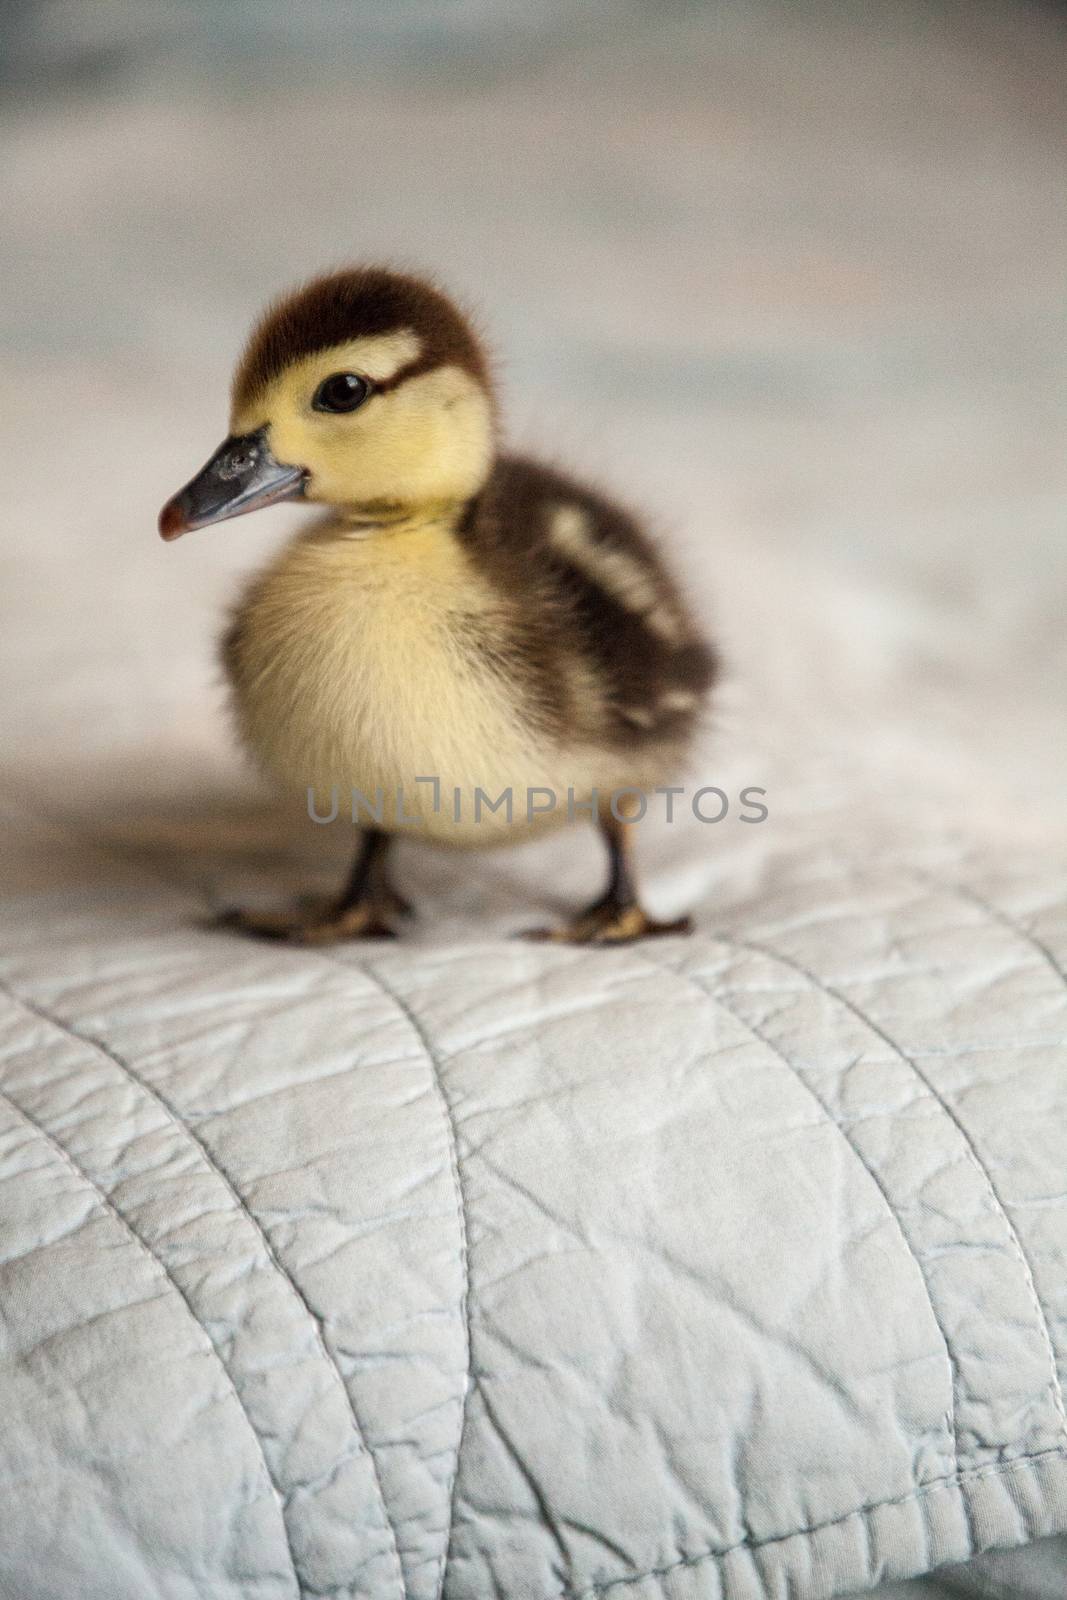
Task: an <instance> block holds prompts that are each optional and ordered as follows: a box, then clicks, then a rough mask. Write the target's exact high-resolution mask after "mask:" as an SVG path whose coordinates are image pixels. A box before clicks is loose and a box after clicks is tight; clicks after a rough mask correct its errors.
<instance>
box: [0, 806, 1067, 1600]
mask: <svg viewBox="0 0 1067 1600" xmlns="http://www.w3.org/2000/svg"><path fill="white" fill-rule="evenodd" d="M5 812H6V820H7V823H8V833H7V837H8V841H9V845H14V847H15V851H14V856H15V860H16V861H18V862H21V863H22V864H23V867H24V869H25V865H26V863H27V862H30V863H33V864H34V865H33V873H34V875H33V881H32V882H30V883H28V884H26V885H24V886H23V895H25V896H26V898H23V897H22V895H20V894H19V893H17V892H16V893H13V894H12V893H9V895H8V897H7V900H6V917H7V919H8V925H9V927H10V928H11V935H12V936H11V937H10V939H9V941H8V943H7V945H6V947H5V953H4V958H3V968H2V987H3V997H4V1006H3V1014H2V1015H3V1036H2V1056H0V1174H2V1177H3V1196H4V1199H3V1206H2V1211H0V1219H2V1235H3V1255H2V1262H0V1285H2V1292H3V1335H2V1345H0V1393H2V1396H3V1413H4V1417H5V1423H4V1428H3V1431H2V1434H0V1484H2V1486H3V1503H4V1506H5V1513H4V1533H3V1537H2V1539H0V1593H2V1594H3V1595H4V1596H5V1597H10V1600H59V1597H61V1596H69V1595H73V1594H77V1595H78V1596H79V1597H80V1600H82V1597H84V1600H95V1597H97V1596H99V1597H100V1600H104V1597H106V1600H127V1597H128V1600H134V1597H137V1600H144V1597H145V1596H148V1595H157V1594H158V1595H160V1596H166V1597H168V1600H179V1597H181V1600H186V1597H188V1600H192V1597H194V1596H203V1595H210V1596H212V1597H219V1600H223V1597H227V1596H233V1597H234V1600H236V1597H238V1596H240V1597H242V1600H244V1597H247V1596H262V1597H265V1600H266V1597H269V1600H274V1597H278V1600H282V1597H290V1596H292V1597H297V1596H313V1595H330V1596H338V1597H340V1596H345V1597H353V1600H354V1597H365V1600H389V1597H391V1596H398V1597H399V1596H404V1595H407V1596H410V1597H412V1600H434V1597H435V1596H438V1595H444V1596H448V1597H453V1600H468V1597H469V1600H475V1597H481V1596H485V1595H501V1596H507V1597H509V1600H512V1597H523V1600H525V1597H532V1600H562V1597H569V1600H579V1597H581V1600H585V1597H592V1596H594V1595H600V1594H604V1593H607V1594H615V1593H618V1594H619V1595H620V1596H621V1595H622V1594H625V1593H632V1594H634V1595H635V1596H637V1595H639V1596H642V1597H648V1600H653V1597H661V1596H670V1597H672V1600H674V1597H690V1596H692V1597H694V1600H696V1597H700V1600H705V1597H718V1596H724V1597H729V1600H741V1597H748V1596H753V1597H755V1596H765V1595H779V1594H787V1593H788V1594H796V1595H804V1596H805V1597H808V1596H812V1597H813V1596H825V1595H829V1594H831V1593H836V1592H841V1591H842V1590H844V1589H846V1588H850V1587H860V1586H864V1585H867V1584H869V1583H871V1582H873V1581H876V1580H877V1579H878V1578H879V1577H882V1576H885V1575H889V1576H894V1575H895V1576H906V1575H908V1574H910V1573H913V1572H920V1571H924V1570H926V1569H927V1568H928V1567H930V1566H932V1565H935V1564H937V1563H940V1562H944V1561H952V1560H961V1559H963V1558H965V1557H966V1556H968V1555H970V1554H971V1553H973V1552H974V1551H975V1550H976V1549H980V1548H984V1547H986V1546H989V1545H994V1544H1012V1543H1016V1542H1019V1541H1023V1540H1028V1539H1032V1538H1034V1537H1036V1536H1038V1535H1040V1534H1042V1533H1051V1532H1055V1531H1059V1530H1063V1529H1064V1528H1065V1527H1067V1511H1065V1508H1067V1419H1065V1417H1064V1404H1063V1390H1062V1381H1063V1371H1064V1362H1065V1358H1067V1273H1065V1271H1064V1263H1065V1252H1067V1196H1065V1194H1064V1192H1063V1191H1064V1150H1065V1149H1067V1093H1065V1082H1064V1073H1063V1065H1064V1053H1063V1045H1062V1040H1063V1037H1064V1034H1065V1032H1067V983H1065V981H1064V976H1063V970H1062V967H1061V964H1060V958H1059V957H1058V955H1057V953H1056V948H1055V946H1054V943H1053V938H1058V939H1059V940H1060V941H1061V943H1060V948H1061V949H1062V940H1063V937H1064V934H1065V932H1067V929H1065V925H1064V923H1063V920H1062V913H1061V912H1058V911H1057V910H1056V904H1057V903H1058V904H1059V905H1060V906H1062V903H1063V902H1062V897H1061V898H1060V900H1059V901H1058V902H1056V903H1054V902H1053V898H1052V895H1051V894H1050V893H1048V892H1047V891H1042V893H1041V894H1040V895H1035V893H1034V891H1033V889H1032V888H1031V889H1028V890H1027V893H1026V895H1025V896H1019V895H1017V896H1016V897H1015V901H1014V903H1013V901H1012V898H1011V897H1009V896H1004V897H1003V899H1002V901H1001V902H999V903H996V902H994V901H993V900H992V899H989V898H987V897H986V894H985V893H984V892H983V891H982V890H980V889H979V887H977V886H976V884H975V883H974V882H971V883H970V884H969V885H964V884H963V883H962V881H959V882H958V881H950V880H949V878H948V876H947V873H945V872H944V871H939V873H938V874H936V875H934V874H931V873H928V872H925V871H924V872H921V873H920V872H918V871H916V872H914V873H909V874H907V875H905V874H903V873H902V872H900V871H899V870H895V871H893V872H886V871H870V872H867V873H865V874H864V877H863V879H862V880H861V879H860V878H859V876H858V875H857V874H856V873H854V872H851V871H847V872H836V873H833V874H831V875H828V876H825V877H821V878H819V879H818V880H817V881H816V882H814V883H813V882H812V881H811V880H810V878H805V880H804V881H803V882H802V883H798V884H794V885H789V886H781V885H780V886H779V887H778V888H777V890H776V891H775V892H774V894H772V895H768V894H763V895H761V896H760V898H759V902H758V904H753V905H750V906H747V907H745V908H743V909H741V908H734V910H733V911H732V914H731V916H730V917H729V919H723V918H716V919H714V920H715V921H716V922H718V924H719V925H718V926H715V927H710V928H708V930H707V931H706V932H705V933H703V934H702V935H701V936H700V937H698V938H696V939H694V940H693V941H691V942H688V943H687V942H685V941H665V942H664V943H662V944H661V945H658V946H657V947H655V948H654V949H653V948H651V947H649V948H643V949H634V950H628V951H618V952H610V951H605V952H595V953H590V952H574V951H569V950H545V949H544V948H543V947H531V946H527V945H525V944H521V943H515V942H513V941H507V940H501V939H498V938H495V937H490V938H485V937H482V938H478V937H473V936H470V935H469V936H468V938H467V939H466V941H464V942H463V943H462V944H461V945H459V946H456V945H454V944H450V945H442V944H439V943H435V942H433V941H432V940H427V942H426V943H424V944H423V945H420V946H418V947H416V948H415V949H413V950H411V951H401V950H399V949H394V948H391V947H380V948H379V947H374V948H373V949H371V950H370V951H369V953H365V952H359V951H353V952H352V953H343V954H336V955H335V954H330V955H326V954H323V953H302V952H277V951H274V950H270V949H264V950H261V949H259V948H257V947H253V946H247V945H245V944H242V943H240V942H237V941H234V940H232V939H229V938H224V937H221V936H218V935H210V934H208V933H201V932H199V931H197V929H196V928H195V927H190V926H189V924H190V921H191V920H192V918H193V917H194V916H195V914H196V912H197V909H198V906H197V899H196V896H195V894H194V893H192V892H191V891H190V890H189V889H187V888H183V887H182V886H181V884H180V883H179V882H176V883H173V884H169V883H168V882H166V881H165V880H161V879H160V878H159V877H158V876H157V875H153V874H151V873H149V872H148V871H146V870H142V869H141V868H140V867H138V866H137V865H136V864H134V865H130V864H128V863H124V862H122V861H121V860H119V859H116V857H115V856H114V855H112V854H110V853H109V850H110V847H109V846H107V845H105V844H103V843H99V842H98V843H89V844H88V845H87V844H86V842H85V841H84V840H79V839H77V838H75V837H74V835H72V834H68V833H66V832H60V831H59V830H57V829H54V828H53V827H51V826H43V825H41V824H39V823H37V822H33V821H30V820H29V819H28V818H27V817H26V816H25V814H24V813H22V812H19V811H17V810H15V809H13V808H12V807H11V806H10V805H5ZM44 863H47V875H48V876H47V879H39V878H38V877H37V876H36V873H37V872H42V873H43V872H44V865H43V864H44ZM1061 888H1062V886H1061ZM1038 920H1040V921H1041V924H1042V927H1043V928H1044V933H1043V934H1042V935H1041V936H1038V935H1037V934H1035V933H1034V932H1033V931H1032V930H1029V929H1028V924H1032V923H1034V922H1035V921H1038ZM725 921H728V924H729V925H728V926H724V925H723V923H724V922H725ZM16 932H17V937H15V934H16Z"/></svg>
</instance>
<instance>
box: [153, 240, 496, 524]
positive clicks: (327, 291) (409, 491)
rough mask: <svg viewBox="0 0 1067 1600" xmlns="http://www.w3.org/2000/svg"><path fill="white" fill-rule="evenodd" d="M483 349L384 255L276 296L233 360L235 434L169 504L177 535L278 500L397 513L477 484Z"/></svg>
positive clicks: (483, 417) (435, 295) (167, 518)
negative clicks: (383, 264) (381, 260)
mask: <svg viewBox="0 0 1067 1600" xmlns="http://www.w3.org/2000/svg"><path fill="white" fill-rule="evenodd" d="M493 430H494V406H493V395H492V386H491V382H490V377H489V371H488V367H487V363H486V359H485V355H484V353H483V351H482V348H481V346H480V345H479V343H478V340H477V338H476V337H475V335H474V333H473V331H472V330H471V328H470V326H469V324H468V323H467V321H466V319H465V318H464V317H463V316H462V314H461V313H460V312H459V311H458V310H457V309H456V307H455V306H454V305H453V304H452V302H451V301H450V300H449V299H448V298H447V297H446V296H445V295H443V294H441V293H440V292H439V291H438V290H437V289H435V288H433V287H431V286H430V285H429V284H428V283H424V282H422V281H421V280H420V279H418V278H413V277H408V276H407V275H406V274H403V273H398V272H391V271H387V270H385V269H382V268H371V267H364V268H357V269H354V270H351V271H346V272H335V273H331V274H330V275H328V276H327V277H323V278H316V279H315V280H314V281H313V282H312V283H309V284H307V285H306V286H305V287H303V288H302V289H298V290H297V291H296V292H295V293H294V294H291V295H289V296H287V297H286V298H285V299H283V300H281V301H279V302H278V303H277V304H276V305H274V306H272V307H271V308H270V309H269V310H268V311H267V313H266V315H265V316H264V317H263V318H262V320H261V321H260V322H259V323H258V325H257V326H256V327H255V329H254V330H253V332H252V336H251V338H250V339H249V341H248V345H247V347H246V349H245V352H244V355H243V356H242V357H241V360H240V362H239V363H238V366H237V371H236V374H235V376H234V383H233V403H232V410H231V416H230V437H229V438H228V439H226V440H225V441H224V443H223V444H222V445H221V446H220V448H219V449H218V450H217V451H216V452H215V454H214V455H213V456H212V458H211V460H210V461H209V462H208V463H207V465H206V466H205V467H204V468H203V470H202V471H201V472H200V473H198V475H197V476H196V477H195V478H193V479H192V481H191V482H190V483H188V484H186V486H185V488H184V489H182V490H180V491H179V493H178V494H176V495H175V496H174V497H173V499H171V500H168V502H167V504H166V505H165V506H164V507H163V510H162V512H161V514H160V519H159V531H160V533H161V534H162V536H163V538H164V539H176V538H177V537H178V536H179V535H180V534H182V533H186V532H188V531H189V529H191V528H202V527H206V526H207V524H208V523H211V522H221V521H223V520H224V519H225V518H227V517H235V516H240V515H241V514H242V513H243V512H246V511H255V510H258V508H259V507H260V506H264V505H272V504H274V503H275V502H276V501H278V500H292V499H300V498H303V499H307V500H313V501H317V502H319V503H321V504H325V505H329V506H335V507H337V508H339V510H341V512H342V513H346V514H348V515H350V516H351V517H353V518H354V519H356V520H360V521H364V522H366V521H374V520H375V519H376V518H380V519H381V520H383V521H389V520H393V519H396V518H400V517H403V516H405V515H407V514H410V513H412V512H419V511H422V510H429V509H432V508H435V507H438V506H440V507H443V506H446V505H452V504H455V503H457V502H461V501H464V500H467V499H469V498H470V497H471V496H472V495H474V494H476V493H477V492H478V490H479V489H480V488H481V486H482V484H483V483H484V482H485V479H486V477H487V476H488V473H489V468H490V464H491V461H492V454H493Z"/></svg>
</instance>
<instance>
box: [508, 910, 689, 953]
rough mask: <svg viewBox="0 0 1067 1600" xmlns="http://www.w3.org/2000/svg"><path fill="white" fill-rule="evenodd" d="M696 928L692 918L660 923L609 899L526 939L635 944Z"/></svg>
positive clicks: (646, 914)
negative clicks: (570, 920) (640, 940)
mask: <svg viewBox="0 0 1067 1600" xmlns="http://www.w3.org/2000/svg"><path fill="white" fill-rule="evenodd" d="M692 931H693V919H692V917H678V918H677V919H676V920H675V921H673V922H659V921H657V920H656V918H655V917H650V916H649V914H648V912H647V911H645V909H644V908H643V907H642V906H640V905H637V904H630V905H622V904H619V903H618V902H616V901H611V900H607V901H598V902H597V903H596V904H595V905H592V906H590V907H589V909H588V910H587V911H583V912H582V913H581V915H580V916H577V917H575V918H574V920H573V921H572V922H566V923H563V924H562V926H560V927H557V928H531V929H530V931H529V932H528V933H525V934H523V938H525V939H533V940H536V941H547V942H548V943H551V944H634V943H636V941H637V940H638V939H654V938H658V937H660V936H661V935H663V934H668V933H675V934H686V933H692Z"/></svg>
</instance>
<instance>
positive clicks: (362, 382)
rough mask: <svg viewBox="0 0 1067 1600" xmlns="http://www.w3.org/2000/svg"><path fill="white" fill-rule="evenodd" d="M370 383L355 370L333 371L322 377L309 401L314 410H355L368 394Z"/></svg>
mask: <svg viewBox="0 0 1067 1600" xmlns="http://www.w3.org/2000/svg"><path fill="white" fill-rule="evenodd" d="M370 392H371V389H370V384H369V383H368V382H367V380H366V378H361V377H360V376H359V374H358V373H355V372H334V373H332V374H331V376H330V377H328V378H323V380H322V382H321V383H320V384H319V386H318V388H317V389H316V390H315V393H314V396H313V398H312V401H311V405H312V409H313V410H315V411H355V409H356V407H357V406H361V405H362V404H363V402H364V400H366V399H367V398H368V397H369V395H370Z"/></svg>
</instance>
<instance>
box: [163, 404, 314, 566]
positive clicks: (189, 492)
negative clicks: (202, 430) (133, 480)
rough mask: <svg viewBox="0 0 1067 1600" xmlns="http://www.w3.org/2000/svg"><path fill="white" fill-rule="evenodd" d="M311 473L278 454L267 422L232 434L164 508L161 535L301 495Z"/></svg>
mask: <svg viewBox="0 0 1067 1600" xmlns="http://www.w3.org/2000/svg"><path fill="white" fill-rule="evenodd" d="M306 479H307V473H306V472H305V470H304V468H303V467H296V466H289V465H287V464H286V463H285V462H282V461H278V460H276V458H275V456H274V454H273V452H272V450H271V448H270V444H269V443H268V440H267V429H266V427H262V428H257V430H256V431H255V432H254V433H244V434H231V435H230V437H229V438H228V439H225V440H223V442H222V444H221V445H220V446H219V448H218V449H217V450H216V451H215V454H214V455H213V456H212V457H211V460H210V461H208V462H207V463H206V464H205V465H204V466H203V467H202V468H201V469H200V471H199V472H198V473H197V475H196V477H195V478H191V479H190V481H189V482H188V483H187V484H186V485H185V487H184V489H179V491H178V493H177V494H176V495H173V496H172V497H171V499H169V500H168V501H167V503H166V505H165V506H164V507H163V510H162V511H161V512H160V514H159V533H160V537H161V538H163V539H168V540H169V539H178V538H180V537H181V535H182V534H183V533H189V532H190V531H191V530H192V529H193V528H206V527H208V526H209V525H210V524H211V523H213V522H225V521H226V519H227V518H228V517H240V516H243V515H244V514H245V512H246V511H258V510H259V509H260V508H261V507H262V506H271V505H274V504H275V503H276V502H277V501H279V500H299V499H301V498H302V497H303V494H304V486H305V482H306Z"/></svg>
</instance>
